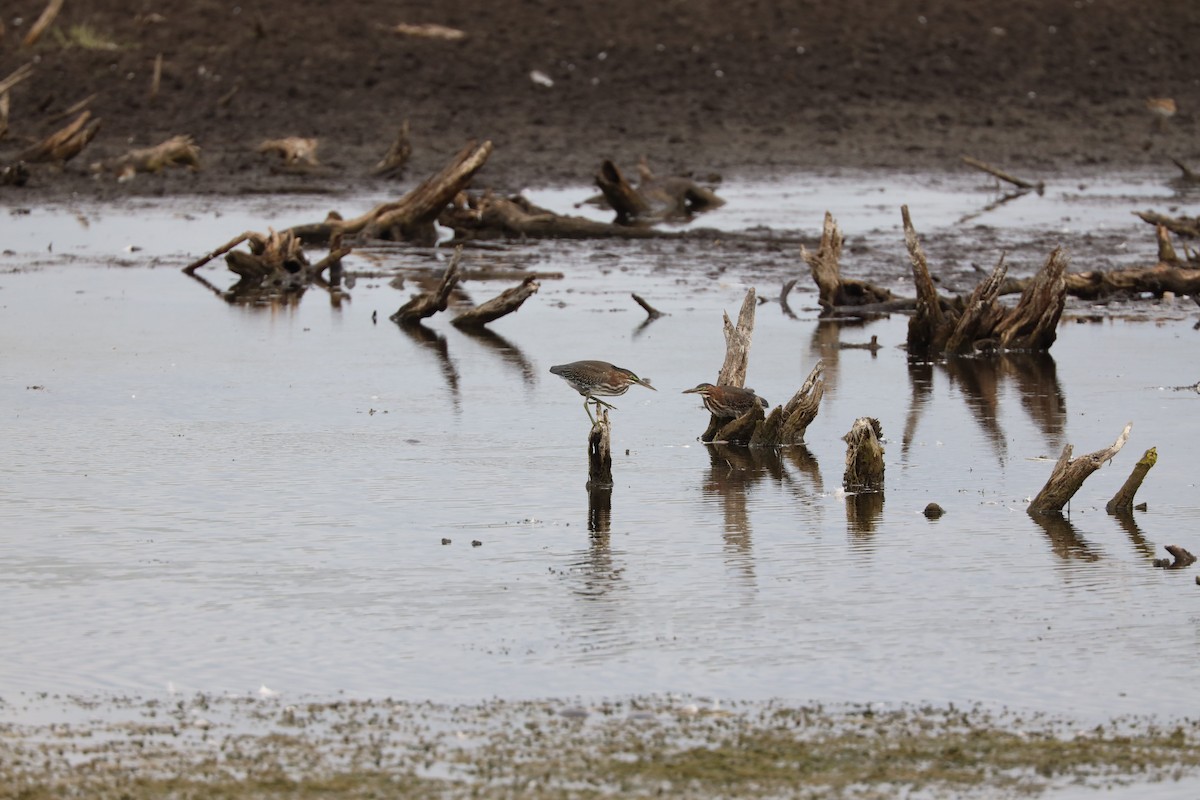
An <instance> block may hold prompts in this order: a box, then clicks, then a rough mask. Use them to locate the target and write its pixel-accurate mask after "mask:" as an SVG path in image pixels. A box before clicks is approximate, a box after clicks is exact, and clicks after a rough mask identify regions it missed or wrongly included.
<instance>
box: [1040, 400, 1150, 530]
mask: <svg viewBox="0 0 1200 800" xmlns="http://www.w3.org/2000/svg"><path fill="white" fill-rule="evenodd" d="M1132 428H1133V423H1132V422H1131V423H1129V424H1128V425H1126V426H1125V430H1123V431H1121V435H1120V436H1118V437H1117V440H1116V441H1115V442H1113V443H1112V444H1111V445H1110V446H1108V447H1106V448H1104V449H1103V450H1097V451H1096V452H1094V453H1089V454H1087V455H1083V456H1080V457H1079V458H1074V459H1073V458H1071V452H1072V448H1071V445H1069V444H1068V445H1066V446H1064V447H1063V451H1062V455H1061V456H1059V458H1058V462H1057V463H1056V464H1055V465H1054V470H1053V471H1052V472H1051V473H1050V478H1049V480H1047V481H1046V485H1045V486H1043V487H1042V490H1041V491H1040V492H1038V493H1037V497H1035V498H1033V501H1032V502H1031V503H1030V504H1029V513H1031V514H1033V513H1039V514H1046V513H1060V512H1061V511H1062V509H1063V506H1065V505H1066V504H1067V503H1069V502H1070V501H1071V498H1072V497H1073V496H1074V495H1075V493H1076V492H1077V491H1079V489H1080V487H1081V486H1083V482H1084V481H1085V480H1087V478H1088V476H1090V475H1091V474H1092V473H1093V472H1095V471H1096V470H1098V469H1100V467H1101V466H1102V465H1103V464H1104V462H1105V461H1111V460H1112V458H1113V457H1114V456H1115V455H1116V454H1117V453H1119V452H1120V450H1121V448H1122V447H1124V446H1125V442H1126V441H1127V440H1128V439H1129V431H1130V430H1131V429H1132Z"/></svg>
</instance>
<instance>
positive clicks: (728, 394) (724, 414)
mask: <svg viewBox="0 0 1200 800" xmlns="http://www.w3.org/2000/svg"><path fill="white" fill-rule="evenodd" d="M683 393H684V394H698V395H700V397H702V398H703V399H704V407H705V408H707V409H708V410H709V411H711V412H712V415H713V416H714V417H716V418H717V419H737V418H738V417H740V416H741V415H742V414H745V413H746V412H747V411H749V410H750V409H751V408H753V407H754V406H755V405H756V404H757V405H760V406H762V407H763V409H767V408H770V407H771V406H770V403H768V402H767V401H766V399H765V398H762V397H759V396H758V395H756V394H755V393H754V390H753V389H743V388H742V387H740V386H728V385H725V384H722V385H721V386H714V385H713V384H711V383H702V384H700V385H698V386H696V387H694V388H692V389H684V390H683Z"/></svg>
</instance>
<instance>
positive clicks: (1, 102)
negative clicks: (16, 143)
mask: <svg viewBox="0 0 1200 800" xmlns="http://www.w3.org/2000/svg"><path fill="white" fill-rule="evenodd" d="M31 75H33V62H29V63H27V64H22V65H21V66H19V67H17V68H16V69H15V70H13V71H12V72H11V73H9V75H8V77H6V78H5V79H4V80H0V139H3V138H4V137H5V136H7V135H8V110H9V109H8V105H9V100H8V92H9V90H10V89H12V88H13V87H14V86H16V85H17V84H18V83H20V82H21V81H23V80H25V79H26V78H28V77H29V76H31Z"/></svg>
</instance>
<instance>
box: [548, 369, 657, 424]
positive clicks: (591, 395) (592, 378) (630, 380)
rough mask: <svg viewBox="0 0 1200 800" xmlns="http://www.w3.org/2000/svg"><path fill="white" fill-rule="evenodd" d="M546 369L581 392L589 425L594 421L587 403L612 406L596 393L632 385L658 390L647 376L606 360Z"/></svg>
mask: <svg viewBox="0 0 1200 800" xmlns="http://www.w3.org/2000/svg"><path fill="white" fill-rule="evenodd" d="M550 372H552V373H553V374H555V375H557V376H558V377H560V378H562V379H563V380H564V381H566V382H567V383H569V384H571V388H572V389H574V390H575V391H577V392H579V393H580V394H581V395H583V410H584V411H586V412H587V415H588V419H590V420H591V421H592V424H593V425H595V424H596V418H595V417H593V416H592V410H591V409H590V408H588V403H595V404H596V407H597V408H599V407H600V406H604V407H606V408H616V406H614V405H613V404H612V403H606V402H604V401H603V400H601V399H600V397H598V396H597V395H600V396H603V397H616V396H617V395H622V394H625V392H627V391H629V387H630V386H633V385H634V384H637V385H638V386H645V387H646V388H647V389H653V390H654V391H656V392H657V391H658V390H657V389H655V388H654V387H653V386H651V385H650V379H649V378H639V377H638V376H637V375H634V374H633V373H632V372H630V371H629V370H627V369H625V368H624V367H618V366H615V365H613V364H610V363H608V362H607V361H572V362H571V363H570V364H558V365H557V366H553V367H551V368H550Z"/></svg>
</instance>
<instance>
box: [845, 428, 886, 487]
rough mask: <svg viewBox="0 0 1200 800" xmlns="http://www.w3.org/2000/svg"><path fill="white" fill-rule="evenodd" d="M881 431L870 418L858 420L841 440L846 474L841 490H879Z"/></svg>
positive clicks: (881, 472) (881, 483)
mask: <svg viewBox="0 0 1200 800" xmlns="http://www.w3.org/2000/svg"><path fill="white" fill-rule="evenodd" d="M882 437H883V428H882V427H881V426H880V424H879V420H877V419H875V418H874V417H859V418H858V419H856V420H854V424H853V425H851V426H850V431H849V432H848V433H847V434H846V435H845V436H843V437H842V441H844V442H845V443H846V471H845V472H844V473H843V475H842V488H844V489H845V490H846V491H847V492H878V491H882V490H883V444H882V443H881V442H880V441H879V440H880V439H881V438H882Z"/></svg>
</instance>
